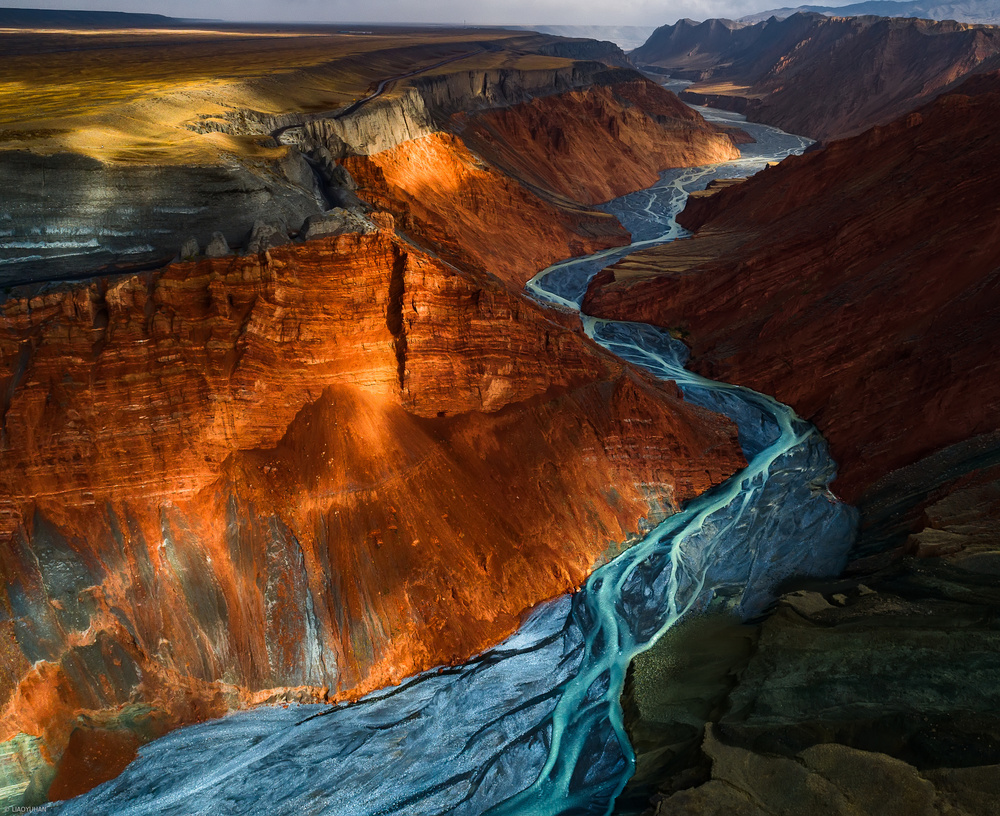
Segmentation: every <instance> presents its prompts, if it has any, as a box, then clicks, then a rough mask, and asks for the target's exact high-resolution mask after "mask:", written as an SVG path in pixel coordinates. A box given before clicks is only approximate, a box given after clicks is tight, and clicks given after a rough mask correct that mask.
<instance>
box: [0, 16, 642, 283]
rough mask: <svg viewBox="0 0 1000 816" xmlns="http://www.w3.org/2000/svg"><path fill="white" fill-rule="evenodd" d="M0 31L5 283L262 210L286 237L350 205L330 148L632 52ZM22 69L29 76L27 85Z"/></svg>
mask: <svg viewBox="0 0 1000 816" xmlns="http://www.w3.org/2000/svg"><path fill="white" fill-rule="evenodd" d="M130 36H131V39H130ZM137 37H138V39H136V38H137ZM80 39H81V37H80V36H79V35H77V36H76V40H80ZM0 40H2V41H3V47H4V49H5V51H8V52H9V58H8V59H7V60H6V61H5V65H4V72H3V74H2V75H0V182H2V183H3V184H4V187H5V189H7V190H8V191H9V192H8V195H7V196H6V197H5V199H4V202H3V206H0V285H10V284H12V283H16V282H20V281H24V280H35V281H44V280H58V279H62V278H65V277H67V276H68V277H74V276H76V277H79V276H84V275H87V274H90V273H92V272H93V271H94V270H96V269H101V268H109V269H113V268H115V267H119V268H121V267H125V268H136V267H139V266H142V265H145V266H147V267H148V266H150V265H151V264H152V265H156V264H162V263H164V262H166V261H169V260H170V259H171V258H174V257H177V254H178V250H179V249H180V247H181V245H182V244H183V243H184V241H185V240H186V239H187V238H189V237H193V238H194V239H195V240H196V241H198V242H199V244H200V245H201V246H202V247H203V246H205V245H206V244H207V243H208V242H209V240H210V238H211V236H212V235H213V234H214V233H215V232H221V233H222V234H223V235H224V236H225V238H226V241H227V243H228V245H229V246H232V247H240V246H243V245H245V244H246V242H247V239H248V235H249V233H250V231H251V229H252V227H253V225H254V224H255V222H257V221H259V220H264V221H267V222H268V223H269V224H271V225H273V226H274V227H275V228H276V229H277V230H279V231H280V232H282V233H285V234H286V235H289V234H290V235H294V234H296V233H298V232H299V231H300V229H301V227H302V224H303V222H304V221H305V220H306V219H307V218H309V217H310V216H313V215H317V214H319V213H322V212H324V211H325V210H327V209H329V208H330V207H331V206H334V205H338V204H357V200H356V199H355V198H353V197H352V195H351V189H350V188H351V184H350V180H349V179H348V178H346V177H345V176H344V174H343V172H342V171H340V172H338V171H337V170H336V166H335V162H336V159H338V158H341V157H342V156H345V155H348V154H362V155H364V154H368V153H372V152H379V151H382V150H386V149H389V148H391V147H395V146H396V145H398V144H399V143H400V142H402V141H406V140H409V139H413V138H416V137H417V136H420V135H427V134H429V133H432V132H436V131H438V130H440V129H441V128H442V127H443V126H444V123H445V121H446V120H447V117H448V116H449V115H450V114H452V113H454V112H457V111H460V110H472V109H477V108H490V107H504V106H510V105H514V104H518V103H520V102H522V101H524V100H526V99H529V98H535V97H542V96H546V95H551V94H559V93H564V92H566V91H568V90H571V89H574V88H585V87H589V86H591V85H593V84H594V83H595V82H600V81H601V80H600V79H599V75H600V74H601V73H602V72H607V71H608V64H606V63H611V64H616V63H620V62H625V57H624V55H623V54H622V52H621V51H620V49H618V48H616V47H615V46H613V45H612V44H610V43H603V44H601V43H593V42H590V41H577V40H559V39H556V38H553V37H547V36H544V35H539V34H526V33H520V34H518V33H515V32H503V31H496V32H491V33H490V34H488V35H487V34H482V36H478V37H477V38H470V37H469V36H468V33H467V32H466V33H465V34H463V35H458V34H452V33H449V32H447V31H443V32H442V33H440V34H428V33H427V32H426V31H424V32H421V33H415V34H412V35H401V34H398V33H397V34H386V35H384V36H379V37H372V38H370V39H367V40H365V41H364V47H363V48H360V49H359V47H358V44H357V42H358V41H357V39H356V38H352V37H349V36H346V35H340V34H336V33H333V32H322V31H316V30H312V29H307V30H304V31H301V32H295V31H291V32H288V33H284V34H281V35H275V34H273V33H265V32H260V31H256V30H248V31H223V32H220V33H218V34H215V35H213V34H212V32H209V31H200V30H199V31H183V30H177V31H161V32H154V33H145V34H141V35H134V34H133V35H130V34H129V32H128V31H123V32H120V33H118V34H114V33H110V34H107V35H106V36H104V35H101V36H98V35H86V37H85V38H84V39H83V47H80V43H79V42H76V41H74V40H73V35H72V34H71V33H63V34H59V33H47V34H42V33H37V32H30V31H27V32H7V33H2V34H0ZM137 43H138V44H137ZM140 45H141V46H142V47H139V46H140ZM581 57H582V59H581ZM81 59H83V61H82V62H81ZM599 60H604V62H602V61H599ZM151 66H154V67H151ZM194 66H197V67H194ZM213 70H214V71H216V72H217V74H218V76H220V77H225V79H216V78H213V76H212V72H213ZM122 72H126V73H128V74H129V76H130V81H129V82H127V83H124V82H122V81H121V73H122ZM24 75H32V76H35V77H36V79H37V81H38V84H37V86H36V87H34V88H33V89H32V90H31V92H30V93H28V94H26V93H25V89H24V88H23V87H22V85H23V83H22V82H21V80H20V78H21V77H23V76H24ZM629 75H630V76H632V77H633V78H634V77H635V74H634V73H632V72H629ZM612 81H614V80H612ZM81 82H84V83H85V84H86V85H87V87H88V89H89V90H88V93H87V94H81V93H80V91H79V87H78V86H79V83H81ZM369 97H372V98H371V99H370V100H369V101H368V102H367V103H365V104H359V103H360V101H362V100H366V99H369ZM376 97H377V98H376ZM42 213H44V215H41V214H42Z"/></svg>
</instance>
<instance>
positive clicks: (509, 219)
mask: <svg viewBox="0 0 1000 816" xmlns="http://www.w3.org/2000/svg"><path fill="white" fill-rule="evenodd" d="M594 81H595V84H594V85H593V86H591V87H589V88H587V89H585V90H577V91H569V92H566V93H561V94H554V95H548V96H545V97H543V98H536V99H533V100H532V101H531V102H526V103H521V104H517V105H511V106H506V107H501V108H490V109H486V110H480V111H471V112H460V113H457V114H455V115H454V116H452V117H451V119H450V120H449V121H448V122H447V123H446V125H445V126H446V127H447V128H448V129H449V130H451V131H453V132H454V133H455V134H457V137H456V136H452V135H449V134H445V133H442V132H440V131H432V132H429V133H426V134H422V135H421V136H420V138H416V139H410V140H406V141H401V142H399V143H398V144H396V145H394V146H392V147H389V148H386V149H382V150H372V151H370V152H368V153H367V154H363V155H352V156H347V157H346V158H344V159H343V160H342V162H341V164H342V166H343V167H344V168H346V169H347V170H348V172H349V173H350V175H351V177H352V179H353V180H354V183H355V184H356V185H357V186H356V190H355V192H356V194H357V195H358V196H360V197H361V198H362V199H363V200H365V201H367V202H369V203H371V204H372V205H374V206H376V207H377V208H379V209H385V210H388V211H390V212H392V213H393V214H394V215H395V216H396V218H397V220H398V222H399V223H400V224H401V226H402V227H403V228H404V230H405V231H406V232H407V233H408V234H410V235H412V236H414V237H418V238H421V239H423V240H424V241H426V242H427V244H429V245H430V246H431V247H432V248H433V249H434V250H435V251H436V252H439V253H441V254H442V255H443V257H445V258H447V259H448V260H450V261H451V262H453V263H456V264H459V265H461V266H463V267H473V268H478V269H482V270H487V271H489V272H492V273H493V274H496V275H498V276H500V277H501V278H503V279H505V280H507V281H509V282H512V283H513V284H515V285H516V286H517V287H518V288H520V286H522V285H523V284H524V282H525V281H527V280H528V279H529V278H531V277H532V276H533V275H534V274H535V273H536V272H538V271H539V270H541V269H543V268H545V267H546V266H548V265H549V264H551V263H553V262H554V261H557V260H559V259H561V258H565V257H567V256H568V255H580V254H585V253H589V252H593V251H596V250H597V249H601V248H604V247H609V246H621V245H624V244H627V243H628V235H627V234H626V233H625V232H624V230H622V229H621V227H620V226H619V225H618V223H617V221H616V220H615V219H614V218H612V217H609V216H607V215H605V214H604V213H600V212H594V211H591V210H588V209H586V205H589V204H595V203H598V202H600V201H605V200H608V199H610V198H613V197H616V196H619V195H623V194H625V193H628V192H633V191H635V190H638V189H642V188H644V187H647V186H649V185H650V184H652V183H653V182H654V181H655V180H656V178H657V177H658V174H659V172H660V171H661V170H664V169H666V168H668V167H684V166H692V165H698V164H706V163H709V162H716V161H724V160H727V159H730V158H736V157H737V156H738V155H739V151H738V150H737V148H736V147H735V145H734V143H733V140H732V138H731V137H730V136H728V135H727V134H725V133H723V132H722V131H720V130H718V129H717V128H715V127H714V126H712V125H710V124H708V123H707V122H705V120H704V119H702V117H701V116H699V115H698V114H697V113H695V112H694V111H692V110H690V108H688V107H687V106H685V105H683V104H682V103H680V102H679V101H678V100H677V98H676V97H675V96H674V95H673V94H672V93H670V92H669V91H667V90H665V89H663V88H661V87H659V86H657V85H655V84H654V83H652V82H649V81H648V80H646V79H644V78H642V77H640V76H639V75H638V74H637V73H635V72H634V71H606V72H604V73H603V74H600V75H597V76H595V77H594ZM595 125H596V126H595ZM320 138H322V137H320ZM327 138H328V137H327Z"/></svg>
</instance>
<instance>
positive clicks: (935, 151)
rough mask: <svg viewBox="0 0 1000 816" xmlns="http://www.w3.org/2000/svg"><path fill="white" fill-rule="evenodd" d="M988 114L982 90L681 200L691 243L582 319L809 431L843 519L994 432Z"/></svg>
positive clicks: (593, 297) (991, 99)
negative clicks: (751, 394)
mask: <svg viewBox="0 0 1000 816" xmlns="http://www.w3.org/2000/svg"><path fill="white" fill-rule="evenodd" d="M998 111H1000V80H998V78H997V76H996V75H993V76H990V77H983V78H981V79H978V80H973V81H970V83H969V84H967V85H965V86H963V88H962V89H961V91H960V92H956V93H952V94H948V95H946V96H943V97H941V98H940V99H938V100H937V101H936V102H934V103H932V104H931V105H929V106H927V107H925V108H922V109H921V110H919V111H916V112H914V113H912V114H910V115H908V116H906V117H904V118H903V119H900V120H898V121H897V122H894V123H893V124H891V125H888V126H886V127H881V128H875V129H873V130H871V131H869V132H868V133H866V134H863V135H861V136H858V137H855V138H854V139H850V140H845V141H840V142H835V143H833V144H831V145H830V146H829V147H828V148H826V149H825V150H822V151H815V152H811V153H807V154H806V155H804V156H801V157H793V158H791V159H789V160H787V161H786V162H783V163H782V164H781V165H779V166H777V167H773V168H769V169H768V170H765V171H764V172H763V173H761V174H759V175H758V176H755V177H754V178H752V179H750V180H748V181H746V182H744V183H742V184H737V185H732V186H729V187H727V188H725V189H722V190H720V191H719V192H718V193H717V194H716V195H712V196H707V197H695V198H694V199H693V200H692V202H691V204H689V207H688V210H686V211H685V212H684V213H683V214H682V215H681V216H680V221H681V223H683V224H684V225H686V226H688V227H689V228H691V229H694V230H696V236H695V237H694V238H693V239H691V240H683V241H679V242H676V243H674V244H670V245H666V246H662V247H656V248H653V249H650V250H645V251H642V252H638V253H635V254H633V255H631V256H629V257H628V258H626V259H625V260H623V261H621V262H620V263H619V264H617V265H615V266H613V267H611V268H610V269H608V270H605V272H603V273H601V275H600V276H599V277H598V278H597V279H595V281H594V282H593V283H592V286H591V290H590V292H589V294H588V298H587V301H586V303H585V311H588V312H592V313H594V314H598V315H605V316H613V317H618V318H627V319H636V320H644V321H649V322H653V323H656V324H658V325H662V326H669V327H673V328H676V329H677V330H679V331H680V332H682V333H683V334H684V335H685V336H686V337H688V338H689V341H690V342H691V344H692V348H693V351H694V364H695V365H696V366H697V367H698V368H699V370H701V371H703V372H705V373H707V374H709V375H711V376H713V377H717V378H720V379H723V380H726V381H733V382H739V383H743V384H746V385H750V386H752V387H753V388H755V389H757V390H760V391H763V392H765V393H769V394H774V395H776V396H777V397H778V398H779V399H780V400H782V401H783V402H786V403H788V404H789V405H791V406H793V407H794V408H796V410H798V411H799V413H800V414H802V415H803V416H805V417H808V418H810V419H811V420H813V421H815V422H816V424H817V425H818V426H819V428H820V429H821V430H822V431H823V433H824V436H826V438H827V439H828V440H829V442H830V445H831V447H832V450H833V453H834V458H835V459H836V460H837V461H838V462H839V463H840V476H839V477H838V480H837V481H836V482H835V483H834V486H835V489H837V490H838V491H839V492H840V494H841V495H843V496H845V497H846V498H848V499H849V500H850V501H852V502H855V501H857V500H858V499H859V498H860V497H861V496H862V495H863V494H864V492H865V491H866V490H867V489H868V488H870V487H871V486H872V485H873V484H874V482H875V481H876V480H877V479H879V478H881V477H882V476H883V475H884V474H886V473H888V472H890V471H893V470H896V469H897V468H900V467H903V466H905V465H910V464H912V463H913V462H915V461H917V460H918V459H921V458H923V457H925V456H927V455H929V454H931V453H933V452H934V451H936V450H938V449H941V448H944V447H946V446H948V445H952V444H955V443H957V442H960V441H963V440H965V439H967V438H969V437H972V436H976V435H980V434H984V433H988V432H991V431H993V430H995V429H996V428H995V425H994V422H995V417H996V416H998V415H1000V414H998V413H997V408H998V407H1000V403H998V400H1000V392H998V391H997V388H996V387H995V383H997V382H1000V379H998V378H997V377H996V376H994V374H995V373H996V372H993V369H992V368H991V367H992V366H993V355H991V354H990V353H989V351H988V349H989V348H990V347H991V345H992V343H993V341H994V339H995V337H996V331H997V329H998V326H997V317H996V316H997V313H998V311H997V309H998V305H1000V304H998V303H997V300H996V297H997V294H998V291H1000V290H998V289H997V286H996V281H995V280H994V278H995V275H996V271H997V270H996V258H997V255H996V252H997V234H996V219H995V213H996V206H997V205H996V203H995V202H996V185H997V183H998V181H1000V178H998V177H997V173H996V171H995V170H994V163H993V162H991V161H990V160H989V158H988V157H989V153H990V150H991V146H990V145H991V143H992V136H991V125H990V122H992V121H993V117H994V116H996V114H997V112H998ZM930 214H933V216H932V217H930V218H928V216H929V215H930ZM945 338H948V339H947V340H945ZM805 360H808V361H809V362H808V364H806V365H803V361H805ZM902 383H905V387H901V384H902ZM917 405H919V406H920V408H919V410H915V406H917Z"/></svg>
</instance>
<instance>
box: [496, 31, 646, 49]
mask: <svg viewBox="0 0 1000 816" xmlns="http://www.w3.org/2000/svg"><path fill="white" fill-rule="evenodd" d="M506 28H514V29H525V30H527V31H538V32H540V33H542V34H552V35H553V36H556V37H585V38H587V39H589V40H609V41H611V42H613V43H615V45H617V46H618V47H619V48H621V49H622V50H623V51H631V50H632V49H633V48H638V47H639V46H640V45H642V44H643V43H644V42H646V40H647V39H649V35H650V34H652V33H653V31H655V30H656V26H627V25H626V26H588V25H542V26H506Z"/></svg>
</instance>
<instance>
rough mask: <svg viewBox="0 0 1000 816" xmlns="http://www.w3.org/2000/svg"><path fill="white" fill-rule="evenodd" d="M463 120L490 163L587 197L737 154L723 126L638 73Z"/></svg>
mask: <svg viewBox="0 0 1000 816" xmlns="http://www.w3.org/2000/svg"><path fill="white" fill-rule="evenodd" d="M462 125H464V126H463V127H462V129H461V131H460V133H461V136H462V139H463V140H464V141H465V143H466V144H467V145H468V146H469V147H470V148H471V149H472V150H473V151H474V152H476V153H477V154H478V155H481V156H483V157H484V158H487V159H488V160H489V161H490V163H492V164H494V165H495V166H497V167H500V168H502V169H503V170H504V171H505V172H507V173H508V174H510V175H513V176H516V177H517V178H520V179H523V180H524V181H526V182H528V183H529V184H531V185H533V186H535V187H538V188H540V189H543V190H549V191H551V192H554V193H558V194H559V195H562V196H565V197H566V198H569V199H571V200H573V201H579V202H581V203H584V204H598V203H601V202H604V201H608V200H610V199H612V198H617V197H619V196H623V195H626V194H627V193H632V192H635V191H636V190H641V189H644V188H646V187H649V186H650V185H652V184H654V183H656V180H657V179H658V178H659V174H660V172H661V171H662V170H664V169H666V168H668V167H694V166H697V165H700V164H714V163H716V162H722V161H728V160H730V159H735V158H738V157H739V151H738V150H737V149H736V147H735V146H734V144H733V140H732V138H730V137H729V136H728V135H727V134H725V133H722V132H720V131H718V130H716V129H715V128H714V127H713V126H711V125H707V124H706V122H705V120H704V119H702V117H701V116H700V115H699V114H698V113H696V112H695V111H693V110H691V108H689V107H688V106H687V105H685V104H684V103H682V102H681V101H680V100H679V99H677V97H676V96H674V95H673V94H672V93H670V92H668V91H665V90H664V89H663V88H661V87H660V86H658V85H655V84H653V83H651V82H647V81H645V80H639V79H635V80H633V81H629V82H619V83H615V84H614V85H610V86H596V87H592V88H588V89H586V90H579V91H574V92H572V93H567V94H563V95H560V96H556V97H551V98H547V99H535V100H532V101H531V102H529V103H526V104H522V105H517V106H513V107H509V108H503V109H499V110H491V111H487V112H483V113H480V114H478V115H475V116H471V117H468V123H467V124H465V123H464V122H463V123H462Z"/></svg>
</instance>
